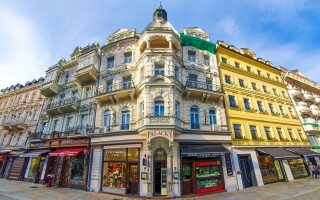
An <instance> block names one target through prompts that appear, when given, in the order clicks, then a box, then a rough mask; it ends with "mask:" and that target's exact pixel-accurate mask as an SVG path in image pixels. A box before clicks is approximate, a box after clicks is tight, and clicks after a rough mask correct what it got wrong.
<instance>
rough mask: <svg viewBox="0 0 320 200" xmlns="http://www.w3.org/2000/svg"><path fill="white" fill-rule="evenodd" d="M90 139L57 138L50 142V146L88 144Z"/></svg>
mask: <svg viewBox="0 0 320 200" xmlns="http://www.w3.org/2000/svg"><path fill="white" fill-rule="evenodd" d="M89 143H90V141H89V139H88V138H86V139H56V140H52V141H51V142H50V147H74V146H88V145H89Z"/></svg>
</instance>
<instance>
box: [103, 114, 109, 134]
mask: <svg viewBox="0 0 320 200" xmlns="http://www.w3.org/2000/svg"><path fill="white" fill-rule="evenodd" d="M103 125H104V126H105V127H107V128H108V131H110V126H111V112H110V110H106V111H105V112H104V117H103Z"/></svg>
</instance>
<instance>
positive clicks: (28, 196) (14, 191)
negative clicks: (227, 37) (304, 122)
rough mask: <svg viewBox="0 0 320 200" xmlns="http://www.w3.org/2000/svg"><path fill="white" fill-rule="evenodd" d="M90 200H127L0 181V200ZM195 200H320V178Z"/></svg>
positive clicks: (106, 195) (118, 197)
mask: <svg viewBox="0 0 320 200" xmlns="http://www.w3.org/2000/svg"><path fill="white" fill-rule="evenodd" d="M33 199H45V200H89V199H90V200H91V199H110V200H128V199H130V200H131V199H133V198H126V197H121V196H114V195H109V194H102V193H95V192H85V191H80V190H74V189H66V188H54V187H53V188H46V187H44V186H43V185H40V184H32V183H26V182H21V181H8V180H3V179H0V200H33ZM183 199H196V200H208V199H217V200H238V199H239V200H248V199H258V200H265V199H268V200H276V199H290V200H320V178H319V179H312V178H303V179H298V180H294V181H291V182H285V183H284V182H282V183H273V184H269V185H265V186H262V187H254V188H249V189H246V190H240V191H235V192H228V193H220V194H214V195H209V196H208V195H207V196H201V197H195V198H183Z"/></svg>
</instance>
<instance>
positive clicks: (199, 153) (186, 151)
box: [180, 145, 230, 158]
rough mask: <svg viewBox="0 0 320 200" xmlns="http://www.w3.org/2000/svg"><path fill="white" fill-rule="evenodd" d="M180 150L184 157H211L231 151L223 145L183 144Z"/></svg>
mask: <svg viewBox="0 0 320 200" xmlns="http://www.w3.org/2000/svg"><path fill="white" fill-rule="evenodd" d="M180 152H181V156H182V157H201V158H209V157H214V156H220V155H224V154H226V153H230V152H229V151H228V149H226V148H225V147H223V146H222V145H181V146H180Z"/></svg>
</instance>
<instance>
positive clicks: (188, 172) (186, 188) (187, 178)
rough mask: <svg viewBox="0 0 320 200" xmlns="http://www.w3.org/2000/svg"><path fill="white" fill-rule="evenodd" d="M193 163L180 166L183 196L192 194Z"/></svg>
mask: <svg viewBox="0 0 320 200" xmlns="http://www.w3.org/2000/svg"><path fill="white" fill-rule="evenodd" d="M193 178H194V177H193V163H192V162H186V163H183V164H182V192H183V194H190V193H193V192H194V191H193Z"/></svg>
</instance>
